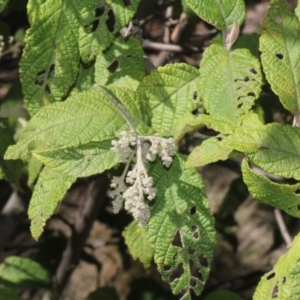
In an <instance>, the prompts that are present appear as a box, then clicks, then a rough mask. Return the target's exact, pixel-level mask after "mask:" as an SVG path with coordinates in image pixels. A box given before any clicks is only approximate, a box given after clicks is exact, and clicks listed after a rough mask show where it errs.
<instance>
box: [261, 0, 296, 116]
mask: <svg viewBox="0 0 300 300" xmlns="http://www.w3.org/2000/svg"><path fill="white" fill-rule="evenodd" d="M260 51H261V52H262V55H261V60H262V65H263V69H264V72H265V74H266V77H267V80H268V82H269V83H270V84H271V87H272V90H273V91H274V92H275V93H276V94H277V95H278V96H279V98H280V101H281V102H282V104H283V106H284V107H285V108H286V109H288V110H289V111H290V112H291V113H293V114H297V113H298V112H299V109H300V67H299V60H300V21H299V19H298V18H297V16H296V15H295V13H294V12H293V11H292V10H291V9H290V8H289V7H288V5H287V4H286V2H285V1H282V0H272V2H271V8H270V9H269V11H268V14H267V17H266V19H265V20H264V22H263V30H262V35H261V38H260Z"/></svg>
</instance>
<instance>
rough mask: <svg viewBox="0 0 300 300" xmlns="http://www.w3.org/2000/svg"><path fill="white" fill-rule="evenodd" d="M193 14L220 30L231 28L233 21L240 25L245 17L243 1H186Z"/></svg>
mask: <svg viewBox="0 0 300 300" xmlns="http://www.w3.org/2000/svg"><path fill="white" fill-rule="evenodd" d="M186 3H187V4H188V5H189V6H190V7H191V8H192V9H193V10H194V11H195V13H196V14H197V15H198V16H199V17H200V18H201V19H203V20H205V21H206V22H208V23H210V24H212V25H214V26H216V27H217V28H219V29H220V30H224V29H226V28H231V27H232V26H233V23H234V21H235V20H237V21H238V23H239V24H240V25H241V24H242V23H243V21H244V17H245V2H244V0H226V1H223V0H211V1H209V4H208V2H207V0H186Z"/></svg>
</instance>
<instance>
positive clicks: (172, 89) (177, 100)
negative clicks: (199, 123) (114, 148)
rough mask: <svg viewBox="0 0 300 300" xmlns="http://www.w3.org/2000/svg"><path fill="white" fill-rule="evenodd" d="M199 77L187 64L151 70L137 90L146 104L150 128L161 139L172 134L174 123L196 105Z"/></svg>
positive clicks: (195, 70)
mask: <svg viewBox="0 0 300 300" xmlns="http://www.w3.org/2000/svg"><path fill="white" fill-rule="evenodd" d="M198 81H199V73H198V71H197V69H196V68H193V67H191V66H188V65H186V64H172V65H167V66H165V67H160V68H158V69H157V70H153V71H152V72H151V73H150V75H148V76H146V77H145V78H144V80H143V81H142V82H141V84H140V86H139V88H138V97H139V98H140V99H144V101H146V100H147V101H148V102H149V106H150V109H151V111H152V120H151V123H152V127H153V129H155V130H156V131H157V132H159V133H160V134H161V135H163V136H169V135H171V134H172V130H173V128H174V126H175V125H176V123H177V120H178V119H179V118H180V117H181V116H183V115H185V114H186V113H187V112H188V111H193V110H194V109H195V108H196V107H197V106H198V105H199V94H200V92H199V87H198Z"/></svg>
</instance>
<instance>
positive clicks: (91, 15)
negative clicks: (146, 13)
mask: <svg viewBox="0 0 300 300" xmlns="http://www.w3.org/2000/svg"><path fill="white" fill-rule="evenodd" d="M76 2H79V3H80V2H82V0H76ZM126 2H127V3H126ZM126 2H124V1H123V0H114V1H109V0H105V1H101V2H100V3H99V1H98V0H89V1H85V5H84V7H83V8H82V10H81V11H80V18H81V24H82V26H81V27H80V29H79V49H80V56H81V58H82V59H83V61H84V62H89V61H92V60H93V59H95V58H96V56H97V55H98V53H99V52H100V51H101V50H104V49H106V48H107V47H108V46H109V45H110V44H111V42H112V41H113V40H114V39H115V35H116V34H117V33H119V32H120V30H121V28H122V27H124V26H126V25H128V23H129V21H130V20H131V19H132V17H133V16H134V14H135V12H136V9H137V6H138V4H139V2H140V0H131V1H126ZM125 3H126V4H125Z"/></svg>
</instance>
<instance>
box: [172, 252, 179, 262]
mask: <svg viewBox="0 0 300 300" xmlns="http://www.w3.org/2000/svg"><path fill="white" fill-rule="evenodd" d="M177 258H178V252H176V253H175V254H174V256H173V260H174V261H176V260H177Z"/></svg>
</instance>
